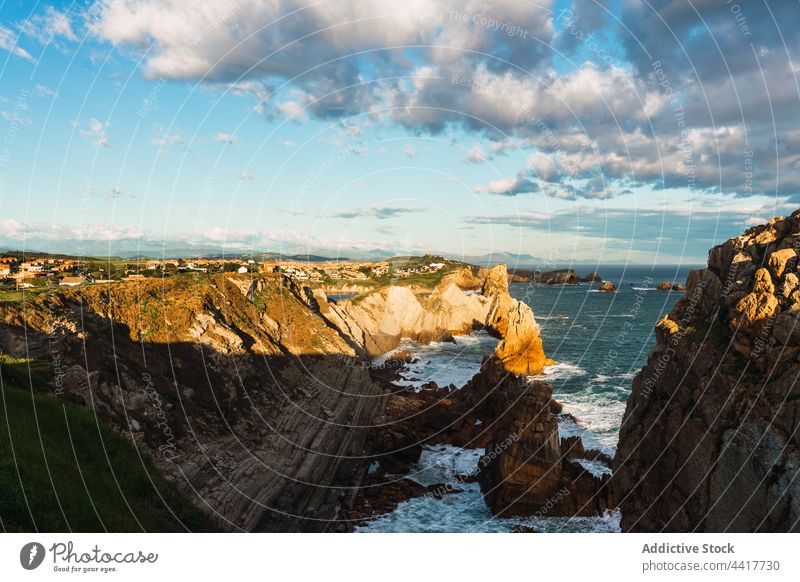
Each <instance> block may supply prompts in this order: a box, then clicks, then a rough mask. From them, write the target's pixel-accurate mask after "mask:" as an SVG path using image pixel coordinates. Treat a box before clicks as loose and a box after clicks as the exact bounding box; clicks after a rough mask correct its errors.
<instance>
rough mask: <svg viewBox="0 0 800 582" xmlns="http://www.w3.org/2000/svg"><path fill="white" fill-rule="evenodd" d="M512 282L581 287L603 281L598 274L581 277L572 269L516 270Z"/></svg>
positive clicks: (513, 272)
mask: <svg viewBox="0 0 800 582" xmlns="http://www.w3.org/2000/svg"><path fill="white" fill-rule="evenodd" d="M511 280H512V281H513V282H515V283H540V284H542V285H579V284H580V283H593V282H597V283H599V282H601V281H602V280H603V279H602V277H600V275H599V274H598V273H596V272H592V273H589V274H588V275H587V276H586V277H581V276H580V275H578V273H576V272H575V271H574V270H572V269H558V270H555V271H531V270H527V269H514V271H512V273H511Z"/></svg>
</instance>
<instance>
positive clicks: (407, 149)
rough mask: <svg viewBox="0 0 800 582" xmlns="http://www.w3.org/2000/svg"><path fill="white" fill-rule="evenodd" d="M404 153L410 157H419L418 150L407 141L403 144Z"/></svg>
mask: <svg viewBox="0 0 800 582" xmlns="http://www.w3.org/2000/svg"><path fill="white" fill-rule="evenodd" d="M403 154H404V155H405V156H408V157H409V158H416V157H417V150H416V148H414V146H413V145H411V144H410V143H407V144H406V145H404V146H403Z"/></svg>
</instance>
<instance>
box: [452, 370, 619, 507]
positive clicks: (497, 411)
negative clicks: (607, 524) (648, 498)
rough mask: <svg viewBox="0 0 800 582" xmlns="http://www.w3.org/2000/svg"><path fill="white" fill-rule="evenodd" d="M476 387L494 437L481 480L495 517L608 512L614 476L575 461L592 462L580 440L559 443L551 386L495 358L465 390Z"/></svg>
mask: <svg viewBox="0 0 800 582" xmlns="http://www.w3.org/2000/svg"><path fill="white" fill-rule="evenodd" d="M474 384H479V385H482V386H483V389H482V390H481V391H483V392H487V394H488V396H487V397H486V400H485V404H484V416H485V417H486V418H487V419H489V421H490V423H491V424H490V427H491V428H490V429H488V430H490V431H491V438H490V439H489V441H488V444H487V445H486V454H485V455H484V456H483V457H482V458H481V460H480V462H479V463H478V468H479V472H478V480H479V482H480V484H481V489H482V490H483V493H484V499H485V500H486V504H487V505H488V506H489V509H490V510H491V511H492V513H494V514H496V515H503V516H509V515H526V516H530V515H539V516H542V515H548V516H551V517H554V516H576V515H584V516H585V515H597V514H599V513H602V512H603V511H604V510H606V509H608V507H609V499H608V490H607V487H606V485H607V481H608V477H603V478H599V477H595V476H594V475H592V474H591V473H590V472H588V471H587V470H585V469H584V468H583V467H582V466H581V465H580V464H579V463H577V462H576V461H575V460H574V459H577V458H586V457H587V454H586V451H584V449H583V443H582V442H581V440H580V438H577V437H576V438H574V439H564V440H563V441H560V440H559V437H558V419H557V418H556V415H555V413H554V406H553V401H552V399H551V396H552V392H553V387H552V386H551V385H550V384H548V383H546V382H541V381H531V380H526V379H524V378H520V377H519V376H514V375H510V374H508V373H506V372H505V371H504V369H503V367H502V365H501V364H500V362H499V361H497V360H496V359H494V358H488V359H487V360H486V361H485V362H484V365H483V367H482V369H481V373H480V374H479V375H478V376H476V377H475V378H474V379H473V381H472V382H470V384H468V385H467V386H466V387H465V388H464V389H465V390H468V389H470V387H471V385H474ZM472 389H475V387H474V386H472ZM591 456H593V457H594V458H597V457H598V455H597V454H594V455H591Z"/></svg>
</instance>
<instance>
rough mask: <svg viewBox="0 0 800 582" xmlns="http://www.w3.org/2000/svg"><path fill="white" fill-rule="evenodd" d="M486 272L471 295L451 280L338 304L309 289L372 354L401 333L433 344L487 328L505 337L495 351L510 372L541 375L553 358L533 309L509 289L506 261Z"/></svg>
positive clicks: (323, 310) (324, 311) (330, 317)
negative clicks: (426, 289)
mask: <svg viewBox="0 0 800 582" xmlns="http://www.w3.org/2000/svg"><path fill="white" fill-rule="evenodd" d="M482 275H483V279H482V285H481V290H480V293H473V294H469V295H468V294H467V293H465V292H464V290H463V289H462V288H461V287H460V286H459V285H458V284H457V282H458V281H454V280H450V279H445V280H444V281H443V282H442V284H440V285H438V286H437V287H436V288H435V289H433V290H432V291H430V292H419V291H417V292H415V291H414V290H413V289H412V288H410V287H405V286H389V287H385V288H383V289H379V290H377V291H374V292H371V293H368V294H366V295H365V296H360V297H357V298H355V299H352V300H346V301H340V302H338V303H333V302H329V301H328V300H327V297H326V296H325V293H324V292H322V290H320V289H314V290H308V293H309V294H310V297H311V301H312V304H313V306H314V307H315V309H317V310H318V312H319V313H320V314H321V315H322V316H323V317H324V318H325V319H326V320H327V321H329V322H330V324H331V325H332V326H333V327H335V328H336V329H338V330H339V331H340V332H341V333H342V335H343V336H344V337H346V338H348V341H349V343H350V345H352V346H354V347H355V348H356V349H358V350H360V351H362V352H363V353H365V354H367V355H371V356H374V355H378V354H382V353H385V352H388V351H390V350H392V349H394V348H396V347H397V346H398V345H399V343H400V340H401V339H402V338H412V339H415V340H418V341H420V342H422V343H428V342H431V341H446V340H448V339H451V338H452V336H453V335H457V334H465V333H471V332H472V331H473V330H478V329H484V330H487V331H489V332H490V333H493V334H496V335H497V336H498V337H500V338H502V341H501V342H500V344H499V345H498V346H497V350H496V354H497V356H498V357H499V358H500V359H501V360H502V361H503V364H504V365H505V367H506V369H507V370H508V371H509V372H513V373H516V374H528V375H535V374H540V373H541V372H542V370H543V369H544V366H545V365H546V364H547V363H549V362H548V360H547V358H546V357H545V354H544V349H543V347H542V338H541V334H540V331H539V326H538V324H537V323H536V319H535V318H534V315H533V311H531V308H530V307H529V306H528V305H526V304H525V303H523V302H521V301H518V300H516V299H514V298H513V297H511V295H510V294H509V292H508V273H507V271H506V266H505V265H498V266H496V267H494V268H492V269H490V270H487V271H484V272H483V273H482ZM461 278H464V277H463V276H462V277H461ZM468 282H469V284H470V285H472V284H474V281H472V280H468Z"/></svg>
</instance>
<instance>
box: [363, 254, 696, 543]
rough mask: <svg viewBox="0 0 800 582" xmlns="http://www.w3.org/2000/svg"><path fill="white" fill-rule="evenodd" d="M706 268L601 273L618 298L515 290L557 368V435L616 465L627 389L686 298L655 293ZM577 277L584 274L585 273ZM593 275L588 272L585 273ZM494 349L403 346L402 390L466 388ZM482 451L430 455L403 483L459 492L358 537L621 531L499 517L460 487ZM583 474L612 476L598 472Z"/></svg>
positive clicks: (487, 345) (487, 343) (473, 338)
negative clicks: (406, 361)
mask: <svg viewBox="0 0 800 582" xmlns="http://www.w3.org/2000/svg"><path fill="white" fill-rule="evenodd" d="M699 268H703V267H702V266H694V265H690V266H687V265H681V266H663V265H662V266H658V267H649V266H630V265H627V266H625V265H606V266H601V267H598V268H597V271H598V272H599V273H600V275H601V276H602V277H603V280H605V281H612V282H613V283H615V284H616V285H617V289H618V291H617V292H616V293H606V292H602V291H599V290H598V289H597V288H598V286H599V285H598V284H596V283H595V284H581V285H567V286H550V285H539V284H533V283H511V284H510V286H509V291H510V293H511V295H512V296H513V297H515V298H516V299H519V300H521V301H524V302H525V303H527V304H528V305H530V306H531V308H532V309H533V311H534V315H535V317H536V321H537V322H538V324H539V326H540V327H541V332H542V340H543V343H544V350H545V353H546V354H547V356H548V357H550V358H553V359H554V360H555V361H556V364H555V365H553V366H549V367H547V368H546V369H545V371H544V373H543V374H542V375H541V376H540V377H539V378H540V379H544V380H547V381H549V382H550V383H551V384H552V385H553V398H555V399H556V400H557V401H559V402H560V403H562V404H563V405H564V411H563V412H564V414H562V415H561V416H560V420H559V434H560V436H562V437H563V436H570V435H577V436H580V437H582V439H583V442H584V446H585V447H586V448H587V449H589V448H593V449H599V450H601V451H603V452H605V453H607V454H608V455H611V456H613V455H614V453H615V451H616V446H617V440H618V437H619V426H620V422H621V421H622V415H623V413H624V412H625V403H626V401H627V398H628V394H630V391H631V381H632V380H633V378H634V376H635V375H636V373H637V372H638V371H639V370H640V369H641V368H642V366H643V365H644V363H645V362H646V360H647V355H648V353H649V352H650V350H651V349H652V347H653V345H654V343H655V338H654V332H653V328H654V325H655V324H656V322H658V320H659V319H660V318H661V317H662V316H663V315H664V314H666V313H668V312H669V311H670V310H671V309H672V306H673V305H674V304H675V302H676V301H677V300H678V299H679V298H680V297H681V296H683V293H682V292H677V291H660V290H656V285H657V284H658V283H660V282H662V281H672V282H681V283H684V284H685V282H686V277H687V275H688V273H689V271H690V270H692V269H699ZM576 270H577V271H578V274H580V275H586V274H588V270H587V273H583V272H582V271H581V270H580V269H576ZM589 270H591V269H589ZM496 343H497V340H496V339H494V338H492V337H491V336H489V335H488V334H486V333H484V332H478V333H476V334H473V335H470V336H462V337H457V338H455V343H450V342H446V343H434V344H429V345H420V344H418V343H416V342H413V341H410V340H404V341H403V342H402V345H401V346H400V348H398V349H408V350H411V351H412V353H413V354H414V356H415V358H416V360H417V361H416V363H414V364H412V365H410V366H409V367H408V369H407V370H406V371H405V373H404V380H403V381H402V383H403V384H404V385H407V386H414V387H419V386H421V385H422V384H424V383H426V382H430V381H434V382H436V383H437V384H438V385H439V386H447V385H449V384H454V385H455V386H456V387H461V386H463V385H464V384H466V382H467V381H468V380H469V379H470V378H471V377H472V376H473V375H474V374H475V373H477V372H478V370H479V369H480V364H481V361H482V359H483V357H484V356H486V355H487V354H489V353H491V351H492V350H493V349H494V346H495V345H496ZM482 454H483V450H482V449H462V448H460V447H455V446H451V445H436V446H429V447H426V448H425V449H424V450H423V452H422V456H421V458H420V460H419V462H418V463H417V464H416V465H414V466H413V467H412V469H411V471H410V473H409V474H408V475H404V476H405V477H407V478H410V479H413V480H415V481H418V482H419V483H420V484H422V485H433V484H440V483H443V484H445V485H446V486H448V488H449V489H450V490H451V491H453V492H451V493H449V494H447V495H444V496H442V497H441V499H435V498H433V497H419V498H415V499H411V500H409V501H405V502H403V503H401V504H400V505H399V506H398V507H397V508H396V509H395V510H394V511H393V512H391V513H388V514H385V515H382V516H379V517H377V518H375V519H373V520H371V521H370V522H368V523H366V524H364V525H361V526H359V527H358V528H357V531H359V532H509V531H512V530H514V529H515V528H518V527H519V526H525V527H528V528H533V529H535V530H537V531H541V532H609V533H611V532H618V531H619V523H620V515H619V512H607V513H606V514H605V515H603V516H598V517H581V518H559V517H529V518H498V517H495V516H493V515H492V514H491V513H490V512H489V510H488V508H487V507H486V504H485V503H484V501H483V498H482V495H481V491H480V487H479V485H478V484H477V483H464V482H463V477H462V476H463V475H468V474H471V473H475V472H476V470H477V465H478V459H479V458H480V457H481V455H482ZM584 466H585V467H586V468H587V470H590V471H592V472H595V473H597V474H600V473H602V472H607V471H608V469H606V468H605V467H604V466H603V465H601V464H599V463H589V462H586V463H585V464H584Z"/></svg>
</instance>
